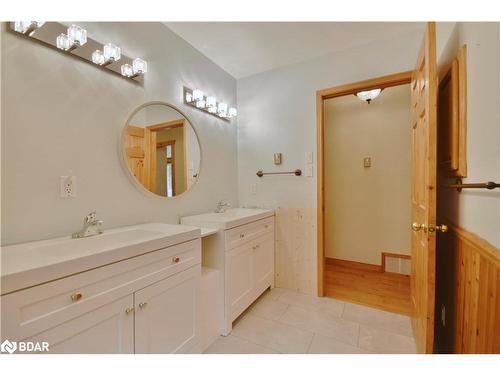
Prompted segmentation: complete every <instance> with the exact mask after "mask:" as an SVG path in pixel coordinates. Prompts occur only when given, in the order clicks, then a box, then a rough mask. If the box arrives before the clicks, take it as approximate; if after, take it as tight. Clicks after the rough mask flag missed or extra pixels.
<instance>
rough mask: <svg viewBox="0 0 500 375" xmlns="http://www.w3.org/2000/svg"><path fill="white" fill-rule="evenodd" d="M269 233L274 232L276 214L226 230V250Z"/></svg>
mask: <svg viewBox="0 0 500 375" xmlns="http://www.w3.org/2000/svg"><path fill="white" fill-rule="evenodd" d="M267 233H274V216H271V217H268V218H265V219H262V220H258V221H255V222H253V223H249V224H245V225H242V226H239V227H236V228H232V229H229V230H226V231H225V232H224V235H225V245H226V251H227V250H231V249H233V248H235V247H236V246H240V245H241V244H244V243H246V242H248V241H252V240H254V239H255V238H257V237H259V236H262V235H265V234H267Z"/></svg>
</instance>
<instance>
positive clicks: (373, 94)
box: [356, 89, 382, 103]
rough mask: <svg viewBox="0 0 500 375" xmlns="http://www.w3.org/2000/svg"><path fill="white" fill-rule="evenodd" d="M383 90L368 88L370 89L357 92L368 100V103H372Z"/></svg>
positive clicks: (361, 97) (357, 94)
mask: <svg viewBox="0 0 500 375" xmlns="http://www.w3.org/2000/svg"><path fill="white" fill-rule="evenodd" d="M381 91H382V89H373V90H368V91H360V92H358V93H356V96H357V97H358V98H359V99H361V100H363V101H365V102H367V103H370V102H371V101H372V100H373V99H375V98H376V97H377V96H379V95H380V92H381Z"/></svg>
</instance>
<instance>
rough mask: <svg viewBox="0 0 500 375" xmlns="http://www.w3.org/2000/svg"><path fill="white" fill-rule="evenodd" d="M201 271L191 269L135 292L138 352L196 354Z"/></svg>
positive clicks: (197, 348) (136, 346)
mask: <svg viewBox="0 0 500 375" xmlns="http://www.w3.org/2000/svg"><path fill="white" fill-rule="evenodd" d="M200 277H201V273H200V268H199V267H191V268H189V269H188V270H186V271H183V272H181V273H179V274H177V275H175V276H171V277H169V278H167V279H164V280H162V281H159V282H157V283H155V284H152V285H150V286H148V287H146V288H144V289H141V290H139V291H137V292H136V293H135V352H136V353H142V354H146V353H152V354H168V353H196V352H199V350H200V342H199V341H200V340H199V333H198V330H199V315H198V314H199V283H200Z"/></svg>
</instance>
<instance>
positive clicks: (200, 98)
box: [184, 87, 238, 121]
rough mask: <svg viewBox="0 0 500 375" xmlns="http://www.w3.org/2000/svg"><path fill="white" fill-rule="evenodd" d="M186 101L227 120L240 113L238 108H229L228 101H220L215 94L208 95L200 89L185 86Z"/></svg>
mask: <svg viewBox="0 0 500 375" xmlns="http://www.w3.org/2000/svg"><path fill="white" fill-rule="evenodd" d="M184 103H186V104H188V105H190V106H192V107H195V108H198V109H201V110H202V111H204V112H207V113H209V114H211V115H213V116H217V117H219V118H221V119H224V120H226V121H228V120H229V119H231V118H233V117H236V116H237V115H238V111H237V110H236V108H234V107H231V108H228V105H227V104H226V103H224V102H218V101H217V98H216V97H215V96H206V95H205V94H204V92H203V91H202V90H200V89H195V90H191V89H189V88H187V87H184Z"/></svg>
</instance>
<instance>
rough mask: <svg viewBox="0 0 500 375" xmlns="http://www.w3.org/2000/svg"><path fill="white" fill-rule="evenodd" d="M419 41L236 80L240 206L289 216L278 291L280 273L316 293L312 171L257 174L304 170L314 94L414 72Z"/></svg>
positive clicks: (312, 137)
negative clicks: (276, 161)
mask: <svg viewBox="0 0 500 375" xmlns="http://www.w3.org/2000/svg"><path fill="white" fill-rule="evenodd" d="M422 37H423V30H422V32H417V33H413V34H409V35H397V36H394V37H393V38H392V39H391V40H385V41H381V42H379V43H373V44H370V45H366V46H363V47H359V48H355V49H350V50H345V51H341V52H338V53H335V54H330V55H328V56H324V57H321V58H318V59H314V60H311V61H307V62H303V63H299V64H295V65H290V66H286V67H283V68H278V69H275V70H271V71H268V72H264V73H261V74H258V75H255V76H251V77H247V78H244V79H241V80H238V110H239V116H238V153H239V157H238V173H239V177H238V181H239V199H240V204H241V205H248V206H253V205H258V206H270V207H281V208H291V209H292V210H290V211H289V212H291V215H292V216H293V217H292V219H293V220H290V223H293V224H290V226H289V227H290V228H294V230H293V233H287V232H286V231H283V232H278V234H277V236H278V250H277V251H278V255H277V256H278V259H279V262H278V263H277V273H278V279H277V284H278V285H280V279H279V277H280V273H281V272H288V273H289V274H290V277H287V278H286V280H287V281H286V282H284V283H283V284H281V286H285V287H292V288H293V289H297V290H302V291H304V292H307V293H311V294H314V293H316V267H317V257H316V237H315V233H316V170H315V171H314V176H313V177H312V178H311V177H305V176H302V177H294V176H282V177H276V176H274V177H263V178H261V179H259V178H258V177H256V176H255V172H256V171H257V170H258V169H260V168H263V169H264V170H292V169H295V168H302V169H304V152H306V151H313V152H314V159H316V102H315V100H316V97H315V93H316V91H317V90H319V89H323V88H327V87H333V86H338V85H341V84H345V83H350V82H356V81H360V80H364V79H368V78H373V77H378V76H383V75H386V74H392V73H397V72H401V71H405V70H410V69H413V67H414V65H415V62H416V59H417V53H418V49H419V46H420V43H421V40H422ZM275 152H282V153H283V165H282V166H280V167H275V166H274V165H273V153H275ZM315 167H316V163H315ZM252 185H255V189H253V187H252ZM287 212H288V211H287ZM279 226H280V223H278V227H279ZM285 227H286V225H285ZM286 236H289V237H290V238H284V237H286ZM292 238H293V241H291V239H292ZM289 240H290V241H289ZM290 243H291V245H286V246H285V245H283V244H290ZM298 278H301V281H300V282H296V280H297V279H298ZM294 282H296V283H295V284H294Z"/></svg>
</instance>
